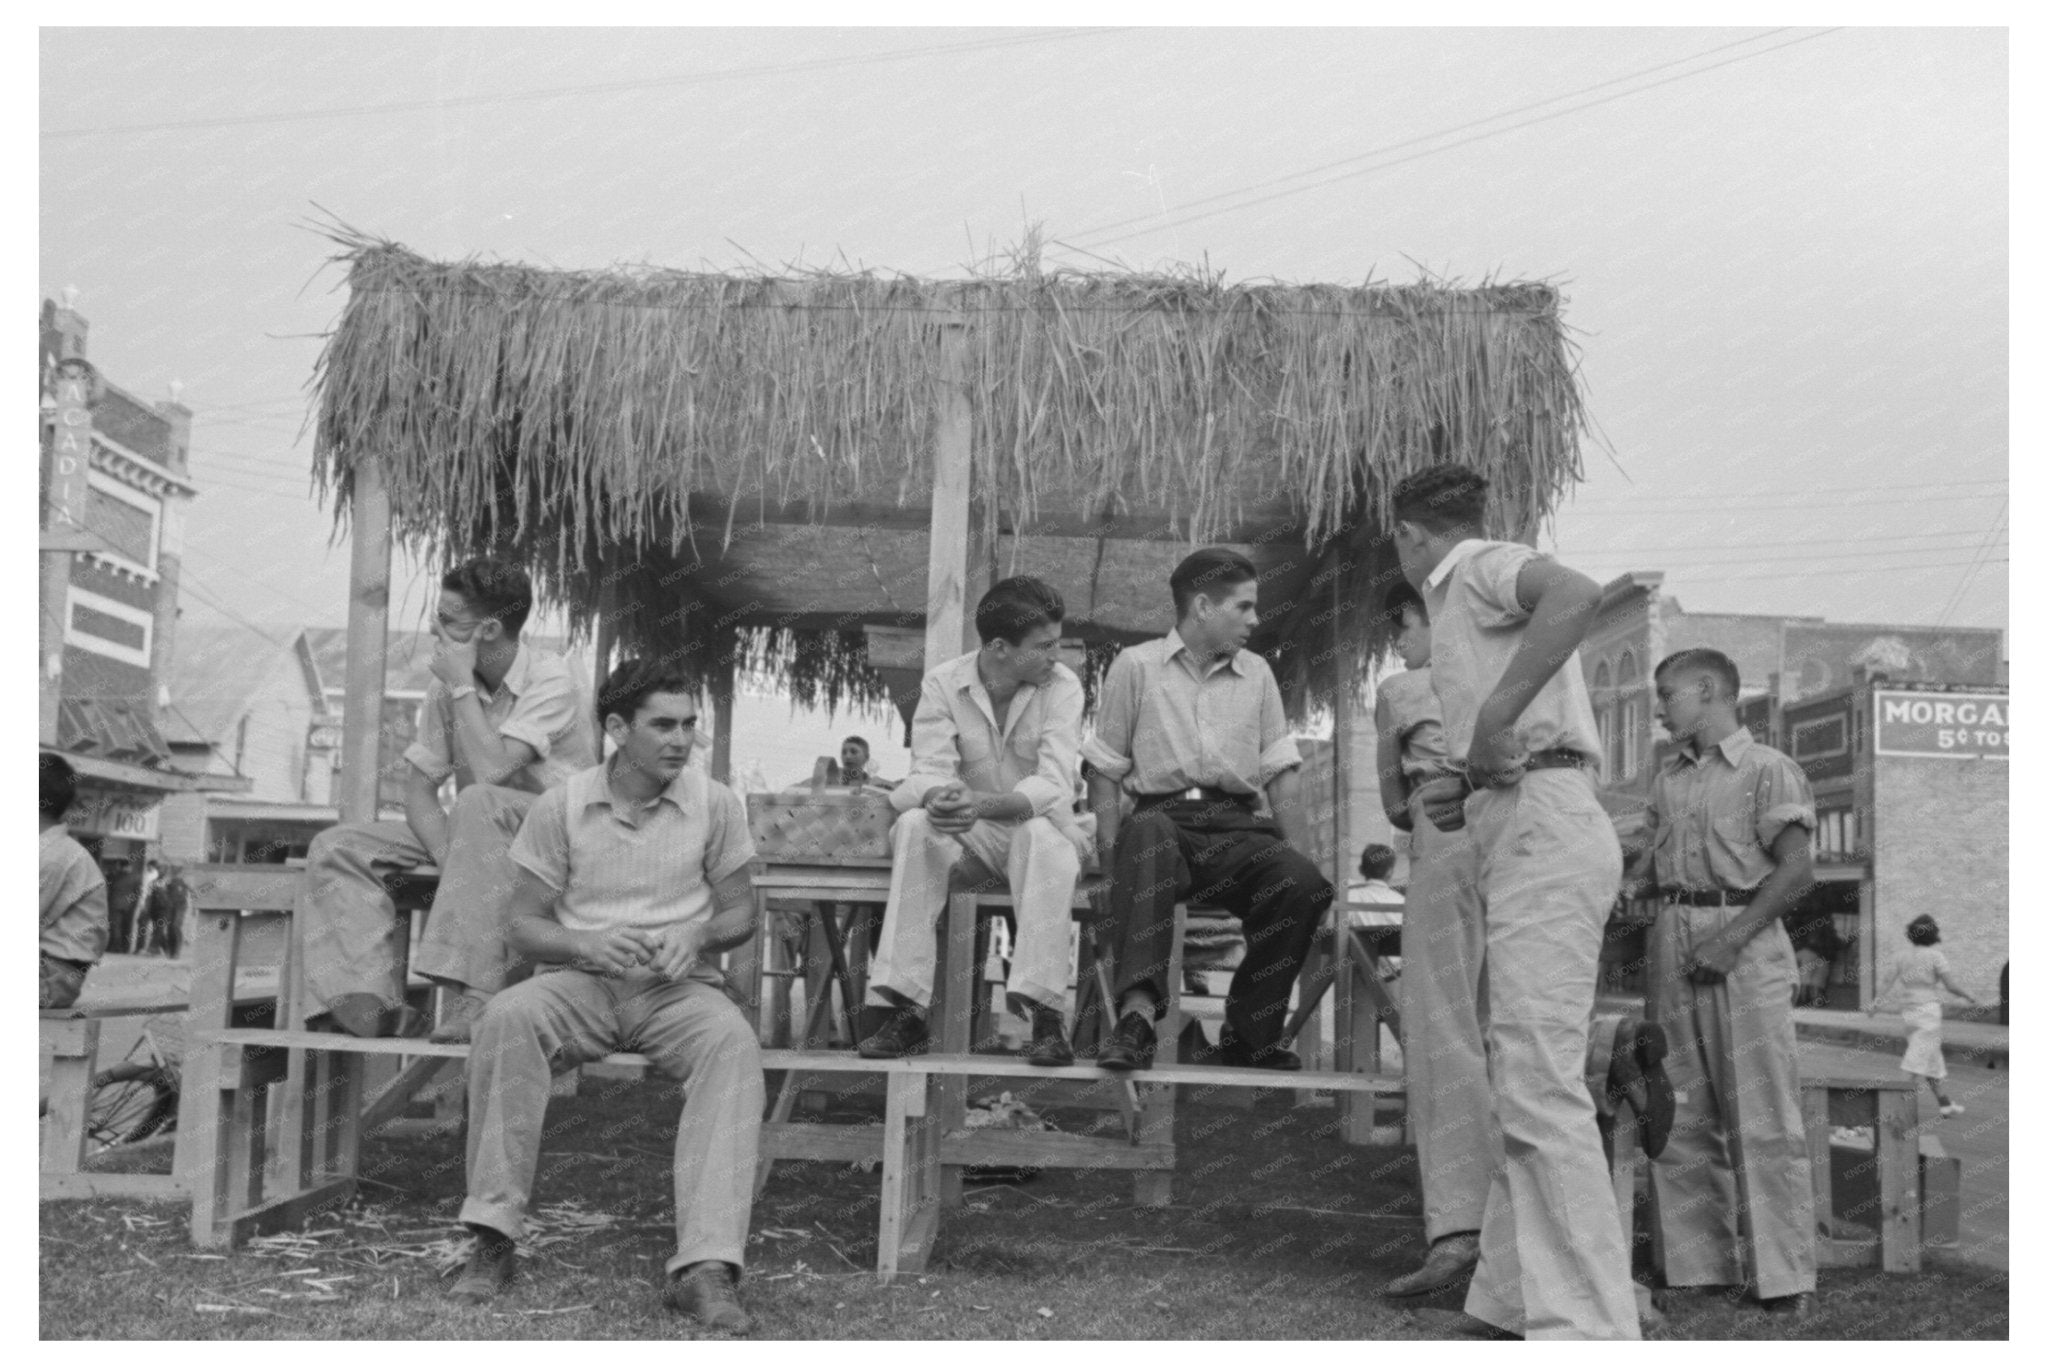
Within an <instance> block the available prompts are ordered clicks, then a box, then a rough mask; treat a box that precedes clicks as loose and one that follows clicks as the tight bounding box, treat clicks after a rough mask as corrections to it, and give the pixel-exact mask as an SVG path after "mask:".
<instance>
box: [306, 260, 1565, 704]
mask: <svg viewBox="0 0 2048 1367" xmlns="http://www.w3.org/2000/svg"><path fill="white" fill-rule="evenodd" d="M337 240H339V241H340V243H341V245H342V247H343V249H344V250H343V253H342V255H341V257H340V258H339V259H340V260H341V261H342V262H343V263H344V264H345V266H346V269H347V272H348V302H347V305H346V307H345V309H344V311H343V314H342V317H341V321H340V323H339V325H338V326H337V327H336V329H335V330H334V332H333V333H332V335H331V336H330V337H329V338H328V341H327V345H326V348H325V350H324V351H323V353H322V355H321V358H320V363H319V368H318V372H317V385H318V390H319V400H318V429H317V443H316V448H315V462H316V468H317V474H318V477H319V479H320V480H321V482H322V484H323V487H324V488H327V489H331V490H332V491H334V492H335V493H336V495H337V498H338V507H337V514H338V515H340V513H341V512H342V510H343V509H345V507H346V505H347V502H348V498H349V493H350V487H351V486H350V478H351V472H352V470H353V468H354V466H355V464H356V462H358V461H361V460H365V459H379V460H382V461H383V462H384V465H385V469H386V472H387V477H388V481H389V485H390V489H391V501H392V507H393V517H394V533H395V535H396V536H397V537H398V539H399V540H400V541H401V543H402V544H405V545H407V546H409V547H410V548H411V549H413V550H415V551H416V552H419V553H421V554H424V555H426V556H428V557H429V558H435V559H439V558H447V557H451V556H457V555H462V554H468V553H473V552H474V551H476V550H479V549H482V548H487V547H488V548H498V549H501V550H508V551H512V552H514V553H517V554H520V555H522V556H524V557H525V558H526V559H527V560H528V561H529V563H531V564H532V565H533V566H534V569H535V577H536V584H537V587H538V588H539V590H540V592H541V594H542V596H543V597H544V599H546V600H547V601H549V602H551V603H557V604H564V605H566V606H567V607H568V608H569V610H570V615H571V619H572V622H573V623H574V624H575V625H576V626H577V627H578V628H579V629H581V628H586V627H587V626H588V624H589V622H590V619H591V614H592V613H593V612H594V611H595V610H597V608H598V607H599V606H600V604H601V602H606V601H609V602H610V604H611V606H612V610H613V611H612V620H613V621H615V622H616V623H617V624H618V625H619V631H620V642H621V644H622V645H624V646H626V647H628V648H655V649H671V650H673V649H677V648H678V647H679V646H687V648H688V649H690V650H691V651H692V652H693V654H692V656H691V658H692V659H694V660H695V661H696V662H697V663H699V664H700V665H708V663H709V661H708V660H707V659H706V658H705V654H706V652H707V651H726V650H730V649H733V648H734V647H733V646H732V645H731V644H729V643H727V644H719V642H721V641H723V640H724V638H726V637H728V636H729V635H730V632H729V631H728V630H727V629H729V628H742V629H745V628H753V629H756V631H755V632H754V634H751V635H749V636H747V637H746V638H745V639H743V640H742V641H741V642H740V643H739V645H738V649H740V650H741V652H742V653H743V655H744V656H745V657H746V659H747V661H748V662H749V663H751V664H753V665H755V666H758V667H761V668H763V669H766V670H767V671H769V672H771V673H776V674H779V675H781V676H783V677H784V678H785V680H786V681H788V682H791V683H793V684H794V685H796V686H797V688H798V690H799V691H800V692H809V693H812V694H813V695H815V696H819V697H824V698H827V699H830V700H833V701H837V700H839V699H841V698H847V697H853V698H862V697H867V696H874V695H875V694H876V692H877V689H876V688H875V686H874V681H873V676H872V672H871V671H869V670H868V669H867V667H866V664H865V657H864V650H863V647H862V645H861V640H862V638H861V633H860V630H859V628H860V625H861V624H862V623H864V622H887V623H891V624H899V625H914V624H916V623H917V622H919V621H921V620H922V608H923V596H924V583H925V578H924V563H925V553H926V546H925V542H926V535H925V532H926V528H927V527H928V525H929V519H928V514H927V511H926V510H927V507H928V502H929V492H930V486H931V452H932V445H933V439H934V431H935V418H934V412H935V396H936V395H937V393H938V390H939V384H940V369H939V365H940V362H939V355H940V346H939V343H938V340H937V339H938V335H939V330H940V327H941V325H942V323H943V322H944V320H949V319H950V320H953V321H955V322H956V323H957V325H958V327H959V332H958V334H957V336H959V337H960V339H961V342H962V344H963V345H964V348H965V360H966V375H967V385H966V387H967V390H968V394H969V398H970V406H971V410H972V414H973V442H972V446H973V460H974V467H975V485H976V491H977V497H978V499H980V500H981V501H980V504H979V517H980V519H981V521H980V525H981V527H982V529H983V532H984V534H985V535H986V536H987V537H989V538H990V541H991V542H992V544H993V547H994V557H995V559H996V562H997V568H998V569H999V570H1000V571H1001V572H1004V573H1009V572H1044V573H1046V574H1047V575H1048V576H1049V577H1052V578H1053V579H1054V582H1055V583H1058V584H1059V585H1060V586H1061V587H1062V589H1063V591H1067V592H1068V601H1069V610H1070V613H1071V618H1070V621H1071V622H1072V623H1073V624H1074V625H1075V626H1076V627H1077V628H1078V629H1079V631H1080V633H1081V634H1082V635H1083V636H1084V637H1086V638H1087V639H1089V640H1090V642H1091V644H1093V645H1096V646H1099V647H1102V648H1103V649H1105V650H1108V651H1109V652H1110V653H1113V647H1114V645H1116V644H1118V643H1121V642H1125V641H1129V640H1133V639H1138V638H1140V637H1142V636H1146V635H1153V634H1157V633H1158V632H1160V631H1163V630H1165V629H1166V627H1167V626H1168V625H1170V610H1169V605H1168V603H1167V601H1166V591H1165V584H1164V578H1165V573H1166V570H1167V569H1168V568H1170V567H1171V565H1172V564H1173V562H1174V561H1175V560H1176V559H1177V558H1178V557H1179V556H1180V555H1181V554H1183V553H1184V552H1185V550H1186V549H1187V548H1188V547H1189V546H1192V545H1199V544H1204V543H1208V542H1212V541H1214V542H1223V543H1225V544H1238V545H1241V546H1244V547H1245V548H1246V549H1247V550H1248V552H1249V553H1251V554H1253V556H1254V558H1255V559H1256V560H1258V561H1259V563H1260V565H1261V568H1262V571H1263V572H1264V573H1263V575H1262V586H1261V597H1262V600H1263V601H1262V606H1263V607H1264V608H1265V609H1266V613H1265V615H1266V617H1267V620H1268V626H1267V628H1266V629H1265V631H1264V632H1263V633H1262V637H1261V639H1260V641H1258V642H1255V644H1259V645H1262V646H1263V647H1264V648H1265V649H1266V650H1267V652H1268V653H1269V655H1272V656H1273V657H1274V658H1275V662H1276V664H1278V665H1279V666H1280V667H1281V671H1282V675H1283V678H1285V679H1286V680H1287V681H1288V683H1289V685H1290V692H1291V696H1292V699H1293V700H1294V701H1295V702H1296V703H1297V704H1298V703H1300V702H1301V701H1302V700H1303V699H1305V698H1307V697H1308V696H1310V695H1314V696H1316V697H1325V696H1327V692H1328V689H1329V687H1330V683H1331V678H1332V677H1333V671H1332V670H1331V668H1330V663H1331V661H1333V660H1334V658H1335V651H1334V650H1333V649H1331V647H1332V646H1333V645H1335V646H1336V647H1337V648H1339V649H1345V650H1353V651H1357V652H1359V653H1360V654H1361V656H1364V655H1365V654H1368V653H1371V652H1374V651H1377V649H1378V648H1379V647H1380V645H1381V644H1382V635H1381V633H1380V632H1379V631H1377V630H1376V629H1374V628H1372V627H1370V626H1369V625H1368V623H1367V622H1366V621H1365V618H1366V616H1367V613H1366V607H1367V605H1368V603H1369V602H1370V601H1372V600H1373V599H1376V598H1377V593H1378V590H1379V588H1381V587H1383V586H1384V585H1385V584H1386V583H1387V582H1388V579H1387V577H1386V576H1387V575H1388V573H1389V571H1390V568H1391V566H1392V551H1391V547H1390V546H1389V545H1388V544H1387V543H1386V541H1385V532H1386V530H1387V528H1388V525H1389V523H1388V517H1387V510H1386V501H1385V494H1386V493H1387V491H1388V490H1389V489H1390V488H1391V486H1392V485H1393V484H1394V482H1395V481H1397V480H1399V479H1400V478H1401V477H1402V476H1403V475H1405V474H1407V473H1409V472H1410V471H1412V470H1414V469H1417V468H1419V467H1420V466H1422V465H1425V464H1428V463H1429V462H1430V461H1431V460H1432V459H1437V458H1441V457H1440V456H1439V455H1437V454H1433V453H1442V454H1443V455H1448V456H1452V457H1455V458H1456V459H1460V460H1463V461H1466V462H1467V463H1469V464H1472V465H1474V466H1476V467H1478V468H1480V469H1481V470H1483V471H1485V472H1486V473H1487V474H1488V475H1489V476H1490V477H1491V478H1492V480H1493V482H1494V488H1495V490H1496V495H1497V502H1498V503H1499V504H1500V506H1501V509H1502V519H1503V527H1505V528H1508V529H1513V530H1528V529H1533V528H1534V527H1535V525H1536V524H1537V522H1538V521H1539V520H1540V519H1541V518H1542V517H1543V516H1545V515H1547V514H1548V512H1549V510H1550V508H1551V506H1552V504H1553V502H1554V500H1555V498H1556V496H1557V495H1558V494H1559V493H1560V492H1561V491H1562V490H1563V489H1564V488H1565V487H1566V486H1567V485H1568V484H1570V483H1571V482H1572V481H1573V480H1575V479H1576V478H1577V477H1578V476H1579V473H1580V454H1579V441H1580V434H1581V428H1582V424H1583V415H1582V409H1581V403H1580V397H1579V392H1578V388H1577V382H1576V375H1575V365H1574V355H1573V350H1572V348H1571V345H1570V343H1569V342H1568V340H1567V338H1566V335H1565V329H1564V326H1563V324H1562V322H1561V321H1560V318H1559V315H1558V297H1557V294H1556V292H1555V291H1554V290H1553V289H1551V288H1550V287H1549V286H1547V285H1541V284H1506V285H1501V284H1492V285H1485V286H1482V287H1479V288H1473V289H1456V288H1449V287H1444V286H1439V285H1434V284H1420V285H1407V286H1365V287H1357V288H1349V287H1338V286H1328V285H1303V286H1295V285H1263V286H1244V285H1225V284H1224V283H1223V282H1222V281H1221V280H1218V279H1213V278H1209V277H1207V276H1203V275H1199V274H1188V275H1173V276H1137V275H1106V274H1072V273H1057V274H1042V273H1040V272H1038V271H1037V270H1035V269H1031V268H1030V267H1029V266H1028V265H1027V266H1026V267H1025V268H1023V269H1019V270H1017V271H1015V272H1013V273H1008V274H1003V275H1000V276H982V277H978V278H973V279H968V280H962V281H943V282H942V281H929V280H917V279H909V278H902V277H884V276H881V275H877V274H872V273H859V274H844V273H829V272H816V273H810V274H798V275H787V276H768V275H761V276H746V275H731V274H706V273H695V272H685V271H666V270H652V269H631V270H625V269H621V270H609V271H559V270H542V269H536V268H532V267H526V266H519V265H505V264H484V263H479V262H474V261H471V262H458V263H445V262H433V261H428V260H425V259H423V258H421V257H419V256H417V255H414V254H413V253H411V252H409V251H407V250H405V249H404V248H402V247H399V246H397V245H395V244H393V243H389V242H383V241H377V240H372V239H369V238H365V237H361V236H358V235H354V234H351V233H346V232H343V233H341V234H340V235H338V239H337ZM1319 572H1320V573H1319ZM1333 574H1337V575H1341V583H1342V585H1343V586H1344V588H1343V591H1344V593H1345V597H1346V598H1347V607H1346V610H1345V622H1344V625H1345V631H1344V633H1343V639H1342V641H1341V642H1333V641H1332V640H1331V639H1330V637H1329V621H1330V617H1329V614H1328V611H1327V609H1328V607H1329V604H1330V596H1331V594H1332V593H1333V591H1334V588H1333V585H1332V582H1331V576H1332V575H1333ZM607 595H609V597H607ZM679 606H687V607H688V614H687V625H685V624H684V622H683V620H682V614H680V613H679V612H678V611H677V608H678V607H679ZM707 624H708V625H709V626H710V627H711V628H712V629H711V630H709V631H707V630H706V627H707ZM761 629H766V631H767V632H768V633H769V634H762V630H761ZM1283 646H1284V648H1282V647H1283Z"/></svg>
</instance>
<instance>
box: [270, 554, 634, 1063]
mask: <svg viewBox="0 0 2048 1367" xmlns="http://www.w3.org/2000/svg"><path fill="white" fill-rule="evenodd" d="M532 604H533V586H532V583H531V582H530V581H529V580H528V579H527V576H526V571H525V570H523V569H521V568H520V567H519V566H517V565H513V564H510V563H508V562H506V561H503V560H489V559H483V560H472V561H469V562H468V563H466V564H462V565H458V566H456V567H455V568H454V569H452V570H450V571H449V572H448V573H447V574H446V575H445V576H444V577H443V578H442V580H441V598H440V602H439V603H438V605H437V606H436V611H435V614H434V661H433V675H434V681H433V683H432V684H430V685H429V686H428V689H427V696H426V700H425V701H424V702H422V703H421V704H420V714H419V734H418V736H417V737H416V738H415V739H414V741H413V743H412V745H411V746H409V747H408V748H407V749H406V752H405V766H404V767H405V820H404V821H402V822H399V821H364V822H355V823H351V824H349V825H343V826H334V827H330V828H329V829H327V830H325V831H322V832H321V833H320V834H319V835H317V836H315V837H314V838H313V843H312V846H311V847H310V848H309V849H308V850H307V852H306V884H305V891H304V892H303V893H301V894H300V897H299V907H298V915H299V916H300V917H301V918H302V919H301V925H302V926H303V928H304V929H303V932H302V933H303V936H304V940H305V946H306V970H305V971H306V996H307V1003H308V1008H309V1009H308V1011H307V1015H308V1016H309V1017H322V1016H324V1017H326V1018H328V1019H329V1020H331V1021H332V1022H333V1024H334V1025H336V1026H338V1027H340V1028H341V1029H343V1030H346V1031H347V1032H349V1033H350V1034H355V1035H369V1036H375V1035H389V1034H395V1033H398V1030H399V1027H400V1025H401V1023H402V1021H403V1016H404V1013H403V1011H402V1010H401V1008H402V1005H403V1002H404V997H405V984H404V982H403V976H404V974H403V964H404V947H405V934H406V926H405V923H404V922H403V921H402V920H400V919H399V918H398V916H397V914H396V911H395V910H394V908H393V906H392V903H391V895H390V893H389V891H388V890H387V889H386V887H385V879H386V878H387V877H388V876H389V875H391V874H392V873H395V872H399V871H402V870H405V869H411V868H417V867H419V866H420V865H421V864H425V863H429V862H432V863H434V864H437V865H439V866H440V870H441V885H440V888H439V889H438V890H437V891H436V892H435V894H434V909H433V912H432V914H431V915H429V916H428V917H427V928H426V933H425V935H424V936H423V937H422V939H421V942H420V952H419V960H418V962H417V964H416V965H415V967H416V968H418V970H419V971H420V972H421V973H423V974H425V975H427V976H428V977H430V978H433V979H435V980H437V981H439V982H441V983H443V984H445V985H448V986H455V987H461V988H463V989H465V990H464V995H463V998H462V1002H461V1004H460V1005H459V1006H458V1008H457V1011H456V1013H455V1014H454V1015H453V1016H452V1017H451V1018H450V1020H449V1022H448V1023H447V1024H446V1025H445V1026H444V1028H442V1029H439V1030H436V1031H435V1032H434V1038H436V1039H438V1040H463V1039H467V1038H469V1022H470V1020H471V1019H472V1018H473V1017H474V1015H475V1013H476V1010H477V1008H478V1007H480V1006H481V1004H482V1003H483V1002H484V1001H485V1000H488V998H489V996H490V994H491V993H493V992H495V991H497V990H498V988H499V987H500V986H502V985H503V983H504V980H505V973H506V970H507V969H508V968H509V967H510V960H509V958H508V956H507V954H506V949H505V921H504V908H505V904H506V893H507V891H508V890H509V889H510V887H511V886H512V869H511V866H510V865H509V864H507V863H506V860H505V851H506V850H507V849H508V848H509V847H510V846H511V844H512V837H513V835H514V834H516V833H517V832H518V830H519V823H520V820H521V819H522V818H523V817H525V815H526V811H527V808H528V807H530V806H532V805H533V800H534V797H535V796H536V795H537V794H539V793H541V792H542V791H544V790H546V789H549V788H554V787H557V786H559V785H560V784H561V783H562V782H563V781H564V780H566V779H567V778H568V777H569V775H571V774H573V773H576V772H577V771H578V770H581V769H585V768H588V767H589V766H590V765H592V764H594V763H596V762H597V746H596V740H595V737H594V736H593V735H592V733H591V729H590V717H589V714H588V713H587V711H586V710H585V708H584V706H583V701H582V693H581V690H580V689H579V688H578V687H577V685H576V680H575V677H574V675H573V674H572V672H571V671H570V669H569V666H568V663H567V662H566V661H564V660H563V659H562V657H561V656H559V655H557V654H554V653H553V652H552V651H545V650H537V649H535V648H533V647H531V646H528V645H526V644H524V643H523V642H521V641H520V639H519V633H520V630H521V628H523V627H524V626H525V625H526V616H527V612H528V610H529V609H530V608H531V607H532ZM451 774H452V775H454V778H455V787H456V794H455V805H454V807H453V808H452V809H451V810H447V811H444V810H443V809H442V807H441V798H440V790H441V785H442V783H443V782H444V781H445V780H446V779H447V778H448V777H449V776H450V775H451Z"/></svg>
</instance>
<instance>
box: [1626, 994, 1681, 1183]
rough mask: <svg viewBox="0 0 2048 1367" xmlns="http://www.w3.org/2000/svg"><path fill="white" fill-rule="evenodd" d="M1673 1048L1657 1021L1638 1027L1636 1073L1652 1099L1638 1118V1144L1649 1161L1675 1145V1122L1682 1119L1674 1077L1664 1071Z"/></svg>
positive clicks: (1645, 1022) (1635, 1056)
mask: <svg viewBox="0 0 2048 1367" xmlns="http://www.w3.org/2000/svg"><path fill="white" fill-rule="evenodd" d="M1670 1047H1671V1046H1670V1044H1669V1042H1668V1041H1666V1039H1665V1038H1664V1027H1663V1026H1661V1025H1658V1024H1657V1023H1656V1022H1655V1021H1643V1022H1641V1023H1640V1024H1638V1025H1637V1026H1636V1037H1635V1048H1634V1051H1633V1054H1634V1058H1635V1065H1636V1072H1637V1073H1638V1075H1640V1077H1641V1078H1642V1085H1643V1090H1644V1092H1645V1094H1646V1095H1647V1096H1648V1098H1649V1103H1648V1104H1647V1105H1646V1106H1644V1107H1643V1109H1642V1111H1641V1112H1640V1113H1639V1114H1638V1115H1637V1116H1636V1141H1637V1142H1638V1143H1639V1144H1640V1145H1641V1146H1642V1150H1643V1156H1644V1157H1646V1158H1655V1157H1656V1156H1657V1155H1658V1154H1660V1153H1662V1152H1664V1146H1665V1145H1666V1144H1668V1143H1670V1142H1671V1125H1672V1122H1673V1121H1674V1120H1676V1119H1677V1116H1678V1090H1677V1088H1675V1087H1673V1086H1672V1085H1671V1075H1670V1074H1669V1073H1667V1072H1665V1071H1664V1058H1665V1055H1666V1054H1668V1053H1669V1052H1670Z"/></svg>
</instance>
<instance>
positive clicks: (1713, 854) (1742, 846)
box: [1707, 812, 1766, 887]
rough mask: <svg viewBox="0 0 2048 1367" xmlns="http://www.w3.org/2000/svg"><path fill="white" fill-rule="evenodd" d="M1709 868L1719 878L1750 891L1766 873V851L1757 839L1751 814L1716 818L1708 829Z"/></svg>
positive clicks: (1754, 822)
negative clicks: (1761, 875)
mask: <svg viewBox="0 0 2048 1367" xmlns="http://www.w3.org/2000/svg"><path fill="white" fill-rule="evenodd" d="M1707 856H1708V858H1707V864H1708V867H1709V868H1711V869H1712V870H1713V871H1714V874H1715V876H1716V877H1717V878H1719V879H1720V880H1722V881H1723V882H1725V883H1733V884H1734V885H1736V886H1738V887H1747V886H1749V885H1750V884H1751V883H1753V882H1755V881H1756V880H1757V878H1758V876H1759V875H1760V874H1761V873H1762V872H1764V871H1765V870H1766V863H1765V860H1764V847H1763V846H1762V845H1761V844H1760V843H1758V841H1757V838H1756V821H1755V819H1754V818H1753V817H1752V816H1751V815H1750V814H1749V813H1746V812H1745V813H1743V814H1741V815H1739V816H1717V817H1715V818H1714V819H1713V820H1712V821H1711V822H1710V823H1709V824H1708V827H1707Z"/></svg>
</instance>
